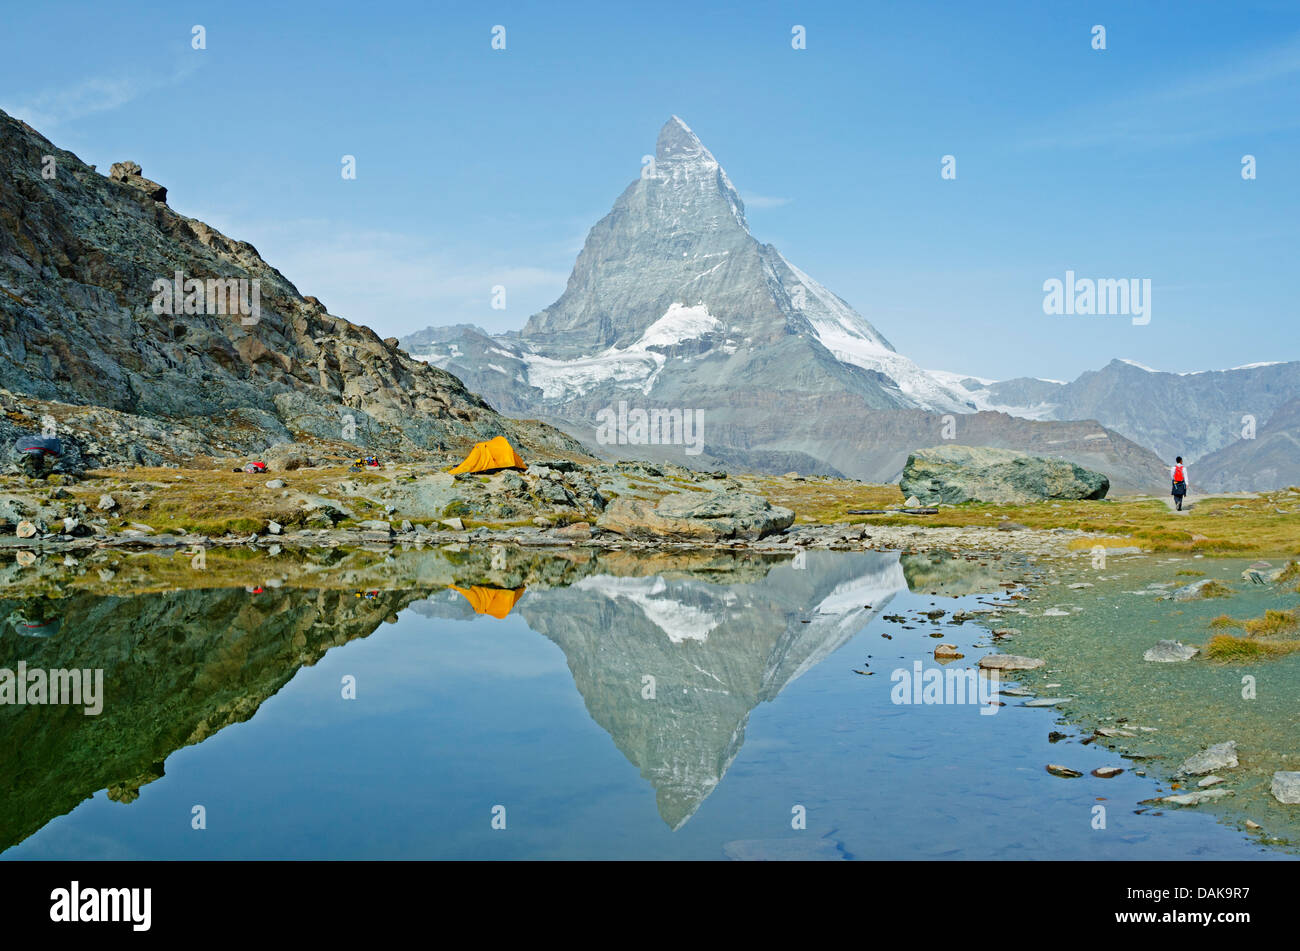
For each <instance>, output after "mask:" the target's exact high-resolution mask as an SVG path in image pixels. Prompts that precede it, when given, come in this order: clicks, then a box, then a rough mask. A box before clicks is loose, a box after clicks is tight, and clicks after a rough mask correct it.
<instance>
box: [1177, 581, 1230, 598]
mask: <svg viewBox="0 0 1300 951" xmlns="http://www.w3.org/2000/svg"><path fill="white" fill-rule="evenodd" d="M1209 585H1217V586H1220V587H1222V585H1223V582H1221V581H1215V580H1214V579H1213V578H1202V579H1201V580H1200V581H1193V582H1192V583H1191V584H1185V585H1183V586H1182V587H1181V588H1178V589H1176V590H1175V591H1174V592H1173V593H1172V594H1170V595H1169V597H1170V598H1172V599H1173V600H1174V601H1195V600H1197V599H1198V598H1203V597H1205V596H1206V595H1207V594H1208V593H1209V592H1210V591H1214V590H1215V589H1214V588H1209V591H1205V590H1202V589H1205V588H1207V587H1208V586H1209Z"/></svg>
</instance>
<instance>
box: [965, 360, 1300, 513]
mask: <svg viewBox="0 0 1300 951" xmlns="http://www.w3.org/2000/svg"><path fill="white" fill-rule="evenodd" d="M954 376H955V375H954ZM952 382H953V383H954V385H957V386H961V387H962V389H964V390H965V391H966V392H967V393H969V394H970V398H971V401H972V402H974V403H975V405H976V406H978V407H979V408H981V409H994V410H1001V411H1003V412H1007V413H1012V414H1015V415H1017V416H1025V417H1028V418H1031V419H1056V420H1063V419H1095V420H1098V421H1099V422H1101V423H1102V424H1103V425H1105V426H1107V427H1109V428H1110V429H1114V430H1115V431H1116V432H1119V433H1122V434H1123V435H1125V436H1127V437H1128V438H1130V439H1132V440H1133V441H1135V442H1137V443H1140V444H1141V445H1143V446H1147V447H1149V448H1151V449H1152V450H1154V451H1155V452H1156V453H1157V454H1158V455H1159V456H1160V457H1161V458H1163V459H1169V460H1172V459H1173V458H1174V456H1182V457H1183V458H1184V459H1186V460H1187V461H1188V462H1197V461H1200V460H1205V461H1206V462H1209V461H1210V458H1209V457H1210V456H1211V455H1218V453H1219V451H1220V450H1227V449H1228V448H1229V447H1232V446H1237V445H1240V449H1239V451H1237V452H1235V453H1233V454H1230V455H1229V456H1228V457H1227V458H1229V459H1234V458H1240V459H1241V460H1242V462H1243V463H1244V461H1245V460H1246V459H1247V458H1250V457H1252V456H1253V455H1254V453H1253V452H1248V451H1247V450H1248V449H1249V448H1250V447H1251V445H1252V444H1254V443H1256V442H1257V440H1258V439H1259V438H1260V437H1261V434H1262V432H1263V431H1264V430H1265V429H1268V430H1269V431H1270V432H1271V433H1272V434H1273V436H1274V437H1276V436H1277V435H1278V434H1279V433H1280V432H1289V433H1291V434H1292V436H1295V435H1297V434H1300V429H1296V428H1295V427H1294V425H1293V424H1294V418H1295V410H1294V406H1293V405H1292V404H1294V402H1295V400H1296V399H1297V398H1300V361H1292V362H1289V363H1259V364H1254V365H1252V366H1246V367H1237V368H1235V369H1231V370H1207V371H1204V372H1200V373H1164V372H1160V371H1158V370H1152V369H1149V368H1147V367H1143V366H1141V365H1139V364H1136V363H1133V362H1132V361H1128V360H1112V361H1111V362H1110V363H1108V364H1107V365H1106V366H1104V367H1103V368H1102V369H1100V370H1096V371H1089V372H1087V373H1084V374H1083V375H1081V376H1080V377H1079V378H1078V379H1077V380H1075V381H1073V382H1072V383H1058V382H1054V381H1049V380H1035V379H1028V378H1020V379H1014V380H1005V381H1002V382H999V383H989V382H986V381H980V380H975V379H970V378H966V379H962V380H955V379H954V380H952ZM1288 405H1292V408H1291V409H1290V410H1289V411H1284V408H1285V407H1287V406H1288ZM1256 450H1258V446H1256ZM1211 473H1213V478H1214V487H1215V488H1230V487H1236V488H1241V487H1243V485H1244V483H1245V482H1249V483H1250V485H1251V487H1252V488H1260V489H1268V488H1280V487H1283V486H1286V485H1294V484H1296V482H1297V481H1300V454H1296V453H1293V461H1292V463H1291V464H1290V465H1289V466H1288V465H1287V464H1286V463H1285V461H1283V460H1278V462H1277V464H1276V465H1273V466H1272V468H1271V469H1270V470H1269V471H1268V472H1265V471H1263V470H1261V469H1260V468H1259V466H1253V467H1245V466H1243V467H1242V468H1240V469H1236V470H1234V469H1231V468H1229V469H1224V470H1222V471H1220V469H1219V467H1218V466H1217V464H1215V465H1210V466H1202V467H1201V468H1200V475H1199V478H1200V480H1201V483H1202V484H1203V485H1205V487H1206V488H1209V487H1210V483H1209V482H1208V481H1207V479H1208V478H1210V476H1211ZM1287 473H1289V475H1288V474H1287ZM1279 479H1281V480H1282V481H1281V482H1280V483H1279V482H1278V480H1279ZM1288 479H1289V480H1290V481H1287V480H1288Z"/></svg>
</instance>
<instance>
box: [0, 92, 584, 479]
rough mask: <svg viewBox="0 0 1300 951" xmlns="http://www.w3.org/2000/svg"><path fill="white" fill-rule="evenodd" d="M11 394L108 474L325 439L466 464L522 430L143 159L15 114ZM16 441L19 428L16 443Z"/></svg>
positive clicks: (1, 156) (8, 272)
mask: <svg viewBox="0 0 1300 951" xmlns="http://www.w3.org/2000/svg"><path fill="white" fill-rule="evenodd" d="M0 181H3V183H4V187H3V189H0V391H5V392H4V393H3V394H2V395H3V399H4V402H5V406H6V410H7V412H8V415H9V417H10V427H11V428H12V427H13V426H20V427H24V428H30V427H31V426H33V425H39V423H40V420H41V419H42V417H48V418H49V419H51V420H53V423H54V425H55V426H56V427H57V428H59V429H60V430H61V431H62V433H63V434H65V435H66V434H69V433H71V434H74V435H75V434H76V433H78V432H80V433H81V434H82V435H83V436H85V437H86V438H91V439H96V440H98V441H99V442H101V443H102V444H103V445H102V447H101V448H102V452H101V456H102V458H101V459H100V460H99V461H101V462H105V463H111V462H115V461H118V462H133V461H136V462H138V461H142V457H143V458H145V459H153V458H160V459H167V458H176V457H177V456H183V455H185V454H187V453H190V454H198V453H199V452H201V451H205V450H206V451H207V452H208V453H213V451H214V449H220V448H221V447H225V451H228V452H232V453H237V454H238V453H253V452H258V451H260V450H262V449H264V448H265V447H267V446H268V445H271V444H274V443H283V442H290V441H295V440H308V441H319V442H324V443H327V444H332V445H336V446H340V447H342V448H341V451H343V452H348V451H350V448H349V447H351V449H355V447H358V446H364V447H367V448H373V449H380V450H385V451H389V452H403V453H419V452H427V453H434V454H437V453H445V454H447V455H449V456H450V455H455V454H457V453H459V452H460V451H462V450H463V449H464V448H466V447H467V446H468V445H469V444H470V443H472V442H474V441H477V440H481V439H486V438H490V437H491V436H494V435H506V436H508V437H509V438H511V439H512V440H515V441H517V442H518V443H519V444H521V445H523V446H530V445H535V446H538V447H545V448H546V449H548V450H559V451H578V449H579V447H578V446H577V445H576V444H575V443H573V442H572V441H571V440H569V439H568V438H567V437H565V436H563V435H562V434H560V433H558V432H556V431H554V430H552V429H550V428H549V427H545V426H540V425H536V424H531V423H527V422H521V421H517V420H511V419H506V418H504V417H502V416H500V415H498V414H497V413H496V412H495V411H494V410H492V408H491V407H490V406H489V405H488V404H487V403H486V402H484V401H483V400H482V399H481V398H480V397H478V396H476V395H475V394H473V393H471V392H470V391H468V390H467V389H466V388H465V387H464V385H463V384H462V383H461V381H460V380H458V379H456V378H455V377H454V376H452V375H451V374H450V373H447V372H445V371H443V370H440V369H438V368H437V367H432V366H429V365H428V364H427V363H424V362H421V361H417V360H413V359H411V358H410V357H409V356H407V355H406V354H405V353H404V352H402V351H401V350H400V349H399V348H397V347H396V346H395V344H396V341H395V340H393V339H389V340H381V339H380V338H379V337H378V335H376V334H375V333H374V332H373V331H372V330H370V329H368V328H366V327H362V326H359V325H357V324H353V323H351V322H349V321H347V320H345V319H343V318H341V317H338V316H335V315H333V314H330V313H329V311H328V310H327V309H326V307H325V305H324V304H322V303H321V302H320V301H319V300H317V299H316V298H314V297H311V296H305V295H303V294H301V293H300V292H299V291H298V289H297V288H296V287H294V285H293V284H292V283H290V281H289V280H288V279H287V278H285V276H284V275H282V274H281V273H280V272H279V271H277V270H276V269H275V268H274V267H272V266H271V265H269V264H268V263H267V262H266V261H264V260H263V259H262V258H261V256H260V255H259V254H258V253H257V250H256V249H255V248H254V247H253V246H252V245H251V244H248V243H247V242H244V241H238V240H234V239H231V238H228V237H226V236H225V235H223V234H221V233H219V232H218V231H216V230H215V229H213V228H211V227H209V226H208V225H206V224H204V223H203V222H201V221H198V220H195V219H193V218H187V217H185V216H184V215H181V214H178V213H177V212H176V211H174V210H173V209H172V208H170V207H169V206H168V205H167V204H166V198H167V194H166V189H165V188H163V187H162V186H160V185H158V184H157V183H156V182H152V181H150V180H149V179H147V178H144V177H143V175H142V174H141V170H140V166H139V165H138V164H136V163H133V162H124V163H118V164H117V165H114V166H113V170H112V174H111V175H110V176H104V175H102V174H100V173H99V172H97V171H96V170H95V169H94V168H93V167H92V166H90V165H87V164H86V163H84V162H82V161H81V160H80V159H78V158H77V157H76V156H75V155H73V154H72V153H71V152H67V151H64V150H62V149H59V148H58V147H57V146H55V145H53V144H52V143H51V142H49V141H48V140H47V139H45V138H44V137H43V136H41V135H40V133H38V132H37V131H36V130H35V129H33V128H31V127H30V126H28V125H27V124H26V123H23V122H21V121H19V120H16V119H14V118H12V117H10V116H8V115H6V114H5V113H3V112H0ZM0 435H10V434H9V433H0Z"/></svg>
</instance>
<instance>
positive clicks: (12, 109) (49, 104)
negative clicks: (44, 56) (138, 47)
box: [0, 59, 199, 130]
mask: <svg viewBox="0 0 1300 951" xmlns="http://www.w3.org/2000/svg"><path fill="white" fill-rule="evenodd" d="M198 67H199V62H198V60H197V59H194V60H190V61H188V62H185V63H182V64H181V65H180V66H178V67H177V68H176V69H175V70H173V71H172V72H171V73H168V74H156V73H155V74H153V75H148V74H140V73H137V74H134V75H119V76H92V77H90V78H89V79H83V80H81V81H80V82H78V83H75V84H73V85H70V86H60V87H57V88H51V89H45V90H42V91H40V92H38V93H34V94H32V95H30V96H27V97H26V98H17V99H5V100H4V102H3V103H0V107H2V108H3V109H4V111H5V112H7V113H9V114H10V115H11V116H14V117H15V118H18V119H22V120H23V121H24V122H26V123H27V124H28V125H30V126H32V127H33V128H36V129H42V130H45V129H52V128H55V127H56V126H58V125H60V124H62V123H65V122H71V121H73V120H75V119H81V118H83V117H85V116H89V115H94V114H95V113H98V112H108V111H110V110H112V109H117V108H119V107H120V106H124V105H126V104H127V103H128V102H131V101H132V100H133V99H137V98H139V97H140V96H141V95H143V94H145V93H147V92H149V91H151V90H154V89H160V88H162V87H165V86H170V85H172V84H173V83H177V82H180V81H181V80H183V79H185V78H186V77H188V76H189V75H190V74H192V73H193V72H194V71H195V70H197V69H198Z"/></svg>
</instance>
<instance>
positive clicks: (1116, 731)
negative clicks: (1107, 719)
mask: <svg viewBox="0 0 1300 951" xmlns="http://www.w3.org/2000/svg"><path fill="white" fill-rule="evenodd" d="M1093 732H1095V733H1096V734H1097V736H1105V737H1117V736H1126V737H1134V736H1137V734H1136V733H1131V732H1129V731H1128V730H1121V729H1120V728H1119V727H1114V726H1099V727H1097V729H1096V730H1094V731H1093Z"/></svg>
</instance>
